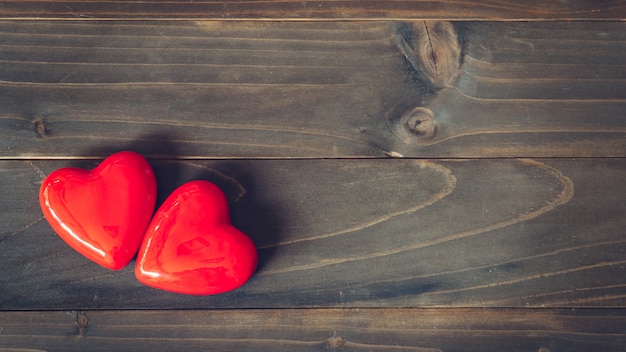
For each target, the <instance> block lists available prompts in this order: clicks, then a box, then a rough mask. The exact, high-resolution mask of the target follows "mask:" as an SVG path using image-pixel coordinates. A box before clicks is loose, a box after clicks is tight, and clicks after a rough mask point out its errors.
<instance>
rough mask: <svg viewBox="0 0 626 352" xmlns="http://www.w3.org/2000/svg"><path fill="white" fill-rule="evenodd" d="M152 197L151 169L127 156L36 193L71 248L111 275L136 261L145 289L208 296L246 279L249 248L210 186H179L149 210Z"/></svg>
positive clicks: (49, 182)
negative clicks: (146, 286) (105, 269)
mask: <svg viewBox="0 0 626 352" xmlns="http://www.w3.org/2000/svg"><path fill="white" fill-rule="evenodd" d="M156 199H157V184H156V177H155V174H154V171H153V169H152V167H151V166H150V164H149V163H148V161H147V160H146V159H145V158H144V157H143V156H141V155H140V154H138V153H135V152H131V151H122V152H118V153H115V154H113V155H111V156H109V157H107V158H106V159H105V160H103V161H102V162H101V163H100V164H99V165H98V166H97V167H95V168H94V169H91V170H85V169H80V168H72V167H68V168H61V169H58V170H55V171H53V172H52V173H50V175H48V176H47V177H46V178H45V180H44V181H43V183H42V185H41V188H40V191H39V203H40V206H41V209H42V212H43V215H44V217H45V218H46V220H47V221H48V223H49V224H50V226H51V227H52V229H53V230H54V231H55V232H56V233H57V235H58V236H59V237H60V238H61V239H63V240H64V241H65V242H66V243H67V244H68V245H69V246H70V247H71V248H73V249H74V250H75V251H76V252H78V253H80V254H82V255H83V256H84V257H86V258H88V259H90V260H92V261H93V262H95V263H97V264H99V265H101V266H103V267H105V268H108V269H112V270H119V269H122V268H124V267H126V266H127V265H128V264H129V263H130V261H131V260H132V259H133V258H134V257H135V256H136V255H137V260H136V265H135V276H136V277H137V279H138V280H139V281H140V282H142V283H143V284H145V285H148V286H151V287H154V288H158V289H161V290H165V291H170V292H175V293H182V294H192V295H210V294H218V293H224V292H228V291H231V290H234V289H236V288H238V287H240V286H242V285H243V284H245V283H246V282H247V281H248V280H249V279H250V278H251V277H252V275H253V274H254V272H255V270H256V266H257V263H258V254H257V249H256V247H255V245H254V243H253V242H252V240H251V239H250V238H249V237H248V236H247V235H246V234H244V233H243V232H241V231H240V230H238V229H237V228H235V227H234V226H232V224H231V222H230V213H229V208H228V202H227V200H226V197H225V195H224V193H223V192H222V190H221V189H220V188H219V187H218V186H216V185H215V184H213V183H211V182H208V181H204V180H195V181H191V182H188V183H185V184H184V185H181V186H180V187H179V188H178V189H176V190H175V191H174V192H172V194H170V195H169V196H168V197H167V199H166V200H165V202H164V203H163V204H162V205H161V206H160V207H159V209H158V210H157V211H156V212H154V209H155V206H156Z"/></svg>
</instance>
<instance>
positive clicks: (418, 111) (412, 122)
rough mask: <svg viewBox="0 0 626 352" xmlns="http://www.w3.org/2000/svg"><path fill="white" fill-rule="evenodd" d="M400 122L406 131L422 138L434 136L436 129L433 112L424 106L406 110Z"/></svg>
mask: <svg viewBox="0 0 626 352" xmlns="http://www.w3.org/2000/svg"><path fill="white" fill-rule="evenodd" d="M401 122H402V126H404V128H405V129H406V131H407V132H409V133H410V134H412V135H415V136H419V137H422V138H432V137H434V136H435V132H436V130H437V128H436V122H435V114H434V113H433V112H432V110H430V109H427V108H424V107H416V108H415V109H413V110H411V111H407V112H406V113H404V114H403V115H402V118H401Z"/></svg>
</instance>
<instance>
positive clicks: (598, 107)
mask: <svg viewBox="0 0 626 352" xmlns="http://www.w3.org/2000/svg"><path fill="white" fill-rule="evenodd" d="M90 3H91V2H90ZM25 4H30V3H28V2H27V3H25ZM127 5H128V4H127ZM205 5H206V3H205ZM0 6H2V5H0ZM25 6H26V5H25ZM441 23H443V24H444V26H443V27H442V28H444V29H443V30H441V33H443V36H442V37H438V36H437V35H440V34H441V33H440V32H439V31H438V30H437V29H438V28H439V27H437V26H438V25H439V24H441ZM446 24H447V25H446ZM429 28H430V31H429V30H428V29H429ZM625 29H626V23H624V22H608V23H605V22H575V23H559V22H550V23H507V22H486V23H483V22H463V23H456V24H449V23H447V22H423V21H415V22H388V21H382V22H297V23H285V22H247V21H246V22H228V21H196V22H192V21H174V22H156V21H127V22H122V21H111V22H107V21H52V22H47V21H0V158H4V159H16V158H19V159H31V158H50V157H52V158H58V157H62V158H76V157H79V158H80V157H83V158H84V157H86V158H90V157H104V156H106V155H107V154H108V153H109V152H110V151H111V150H112V149H115V148H118V146H120V145H130V146H132V147H134V148H135V149H137V150H139V151H141V152H142V153H144V154H145V155H148V156H151V157H154V158H181V157H186V158H195V157H200V158H205V157H208V158H268V157H269V158H276V157H279V158H291V157H307V158H309V157H310V158H320V157H325V158H327V157H383V156H385V155H393V156H400V155H403V156H412V157H471V158H475V157H581V156H582V157H585V156H602V157H624V156H626V119H625V118H624V117H625V111H626V83H625V82H626V56H624V55H622V53H623V52H625V51H626V34H624V33H626V30H625ZM446 30H449V32H446ZM424 33H426V34H427V36H425V35H424ZM446 35H447V36H446ZM420 43H422V44H423V43H427V44H428V46H430V49H429V48H428V47H426V49H424V50H426V51H424V50H413V48H420V47H421V46H420ZM455 43H456V44H455ZM454 45H456V47H455V46H454ZM449 46H451V47H452V49H450V50H449V51H445V49H449ZM455 48H456V49H455ZM431 49H432V50H434V51H436V52H437V55H435V56H436V57H437V60H436V62H434V68H435V73H436V74H435V75H434V76H433V75H432V74H429V71H428V65H429V64H433V63H432V62H428V61H429V60H431V59H432V57H435V56H433V55H431V54H429V52H430V50H431ZM455 55H458V58H456V59H454V58H455ZM447 56H450V57H447ZM420 58H421V60H422V61H420ZM445 58H447V59H445ZM444 59H445V60H444ZM424 60H426V61H424ZM446 60H447V61H446ZM455 60H460V62H461V64H460V65H458V64H457V65H454V64H455V62H457V63H458V61H455ZM444 63H451V64H452V66H450V67H452V69H453V68H454V67H456V68H457V69H458V72H453V71H449V70H448V71H446V70H444V69H443V67H444ZM437 64H439V67H437ZM437 69H439V71H437ZM444 73H445V75H444ZM442 75H443V76H444V77H447V79H446V80H444V81H445V82H444V81H442V82H439V80H440V77H441V76H442ZM415 107H423V108H427V109H430V110H431V111H432V114H433V121H434V122H433V124H432V126H434V129H433V131H432V134H431V135H428V134H427V133H426V136H425V135H419V134H418V135H416V134H415V133H413V132H412V129H408V130H407V127H406V124H405V123H404V122H403V121H404V120H402V116H403V114H404V113H405V112H407V111H411V110H412V109H413V108H415ZM424 126H425V124H422V125H421V127H420V128H425V127H424ZM112 143H115V145H114V146H113V145H112ZM163 144H167V145H168V146H169V148H162V145H163Z"/></svg>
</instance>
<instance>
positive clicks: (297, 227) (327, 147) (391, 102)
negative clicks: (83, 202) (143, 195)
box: [0, 0, 626, 352]
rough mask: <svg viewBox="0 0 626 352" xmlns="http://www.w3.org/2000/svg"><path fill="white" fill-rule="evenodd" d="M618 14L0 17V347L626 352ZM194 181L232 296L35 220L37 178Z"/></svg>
mask: <svg viewBox="0 0 626 352" xmlns="http://www.w3.org/2000/svg"><path fill="white" fill-rule="evenodd" d="M625 19H626V1H602V2H599V1H598V2H594V1H583V0H573V1H563V2H554V3H550V2H545V1H528V2H525V3H523V4H522V3H518V2H516V1H510V0H501V1H457V2H442V1H421V0H412V1H410V0H407V1H352V0H345V1H307V2H302V1H263V2H261V1H257V2H254V1H195V2H194V1H191V2H189V1H177V0H173V1H167V2H164V1H116V0H110V1H104V0H103V1H86V0H83V1H80V0H77V1H70V2H58V1H3V2H0V186H1V187H2V189H1V190H0V196H1V199H2V201H1V202H0V258H1V260H2V261H1V264H2V265H1V267H0V352H9V351H40V350H43V351H120V350H123V351H130V350H132V351H134V350H140V351H170V350H171V351H187V350H189V351H195V350H202V351H251V350H253V351H309V350H320V349H322V350H334V349H341V350H347V351H422V352H424V351H428V352H431V351H445V352H448V351H538V352H555V351H603V352H605V351H624V350H626V22H624V20H625ZM120 150H134V151H136V152H139V153H141V154H142V155H144V156H145V157H146V158H148V160H149V162H150V163H151V165H152V166H153V167H154V169H155V172H156V174H157V180H158V189H159V201H158V202H162V201H163V200H164V198H165V197H166V196H167V195H168V194H169V193H170V192H171V191H172V190H173V189H174V188H176V187H177V186H179V185H181V184H182V183H184V182H186V181H189V180H193V179H205V180H209V181H212V182H215V183H216V184H218V185H219V186H220V187H221V188H222V189H223V190H224V191H225V193H226V194H227V197H228V199H229V204H230V209H231V211H232V217H233V223H234V225H235V226H237V227H239V228H241V229H242V230H243V231H245V232H246V233H247V234H248V235H249V236H250V237H251V238H252V239H253V241H254V243H255V244H256V245H257V247H258V249H259V254H260V263H259V268H258V270H257V272H256V274H255V275H254V276H253V278H252V279H251V280H250V281H249V282H248V283H247V284H246V285H245V286H243V287H241V288H240V289H238V290H235V291H233V292H229V293H226V294H222V295H216V296H203V297H200V296H185V295H178V294H173V293H167V292H163V291H159V290H156V289H152V288H148V287H146V286H143V285H141V284H140V283H139V282H138V281H137V280H136V279H135V277H134V272H133V264H134V263H131V265H130V266H129V267H128V268H125V269H123V270H121V271H110V270H107V269H104V268H101V267H99V266H98V265H96V264H94V263H91V262H89V261H87V260H86V259H85V258H83V257H82V256H80V255H79V254H77V253H76V252H74V251H73V250H72V249H70V248H69V247H68V246H67V245H66V244H65V243H63V241H61V240H60V239H59V238H58V236H57V235H55V234H54V232H53V231H52V229H51V227H50V226H49V225H48V224H47V222H46V221H45V220H44V219H43V216H42V214H41V210H40V209H39V205H38V199H37V197H38V190H39V186H40V184H41V181H42V180H43V178H44V177H45V176H46V175H47V174H49V173H50V172H52V171H53V170H55V169H58V168H61V167H68V166H75V167H83V168H91V167H94V166H95V165H97V164H98V162H100V161H101V160H102V159H103V158H105V157H106V156H108V155H110V154H111V153H114V152H116V151H120Z"/></svg>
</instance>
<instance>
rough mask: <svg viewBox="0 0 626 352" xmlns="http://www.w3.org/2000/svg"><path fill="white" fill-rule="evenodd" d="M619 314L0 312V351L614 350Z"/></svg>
mask: <svg viewBox="0 0 626 352" xmlns="http://www.w3.org/2000/svg"><path fill="white" fill-rule="evenodd" d="M625 324H626V316H625V315H624V312H623V311H622V310H612V309H604V310H595V309H594V310H563V309H550V310H535V309H314V310H309V309H298V310H291V309H283V310H214V311H198V310H193V311H58V312H1V313H0V337H1V339H0V351H3V352H4V351H26V350H27V351H44V350H45V351H50V352H52V351H85V350H89V351H111V350H128V349H132V350H134V351H154V350H159V351H179V350H203V351H224V350H228V351H250V350H254V351H319V350H347V351H414V352H442V351H445V352H450V351H485V350H488V351H540V352H547V351H573V352H575V351H581V352H583V351H599V350H601V351H607V352H609V351H622V349H623V341H624V338H626V334H625V333H624V330H623V326H624V325H625Z"/></svg>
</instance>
